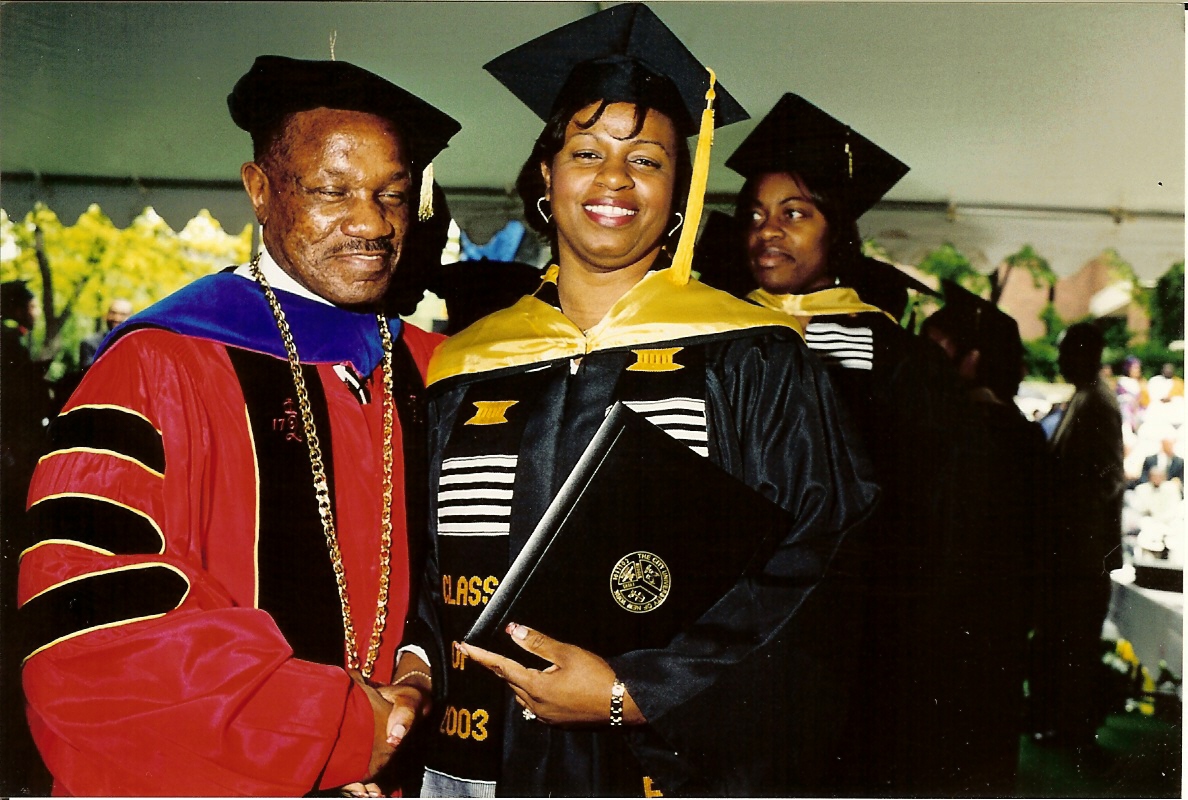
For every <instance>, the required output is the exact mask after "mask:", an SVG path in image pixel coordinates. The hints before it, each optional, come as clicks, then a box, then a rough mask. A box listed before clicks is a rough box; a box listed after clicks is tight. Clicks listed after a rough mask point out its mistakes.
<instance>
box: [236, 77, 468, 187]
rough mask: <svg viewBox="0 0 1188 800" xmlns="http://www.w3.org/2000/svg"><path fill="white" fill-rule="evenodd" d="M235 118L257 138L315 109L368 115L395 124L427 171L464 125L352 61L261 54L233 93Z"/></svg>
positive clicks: (412, 157)
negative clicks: (289, 118) (286, 119)
mask: <svg viewBox="0 0 1188 800" xmlns="http://www.w3.org/2000/svg"><path fill="white" fill-rule="evenodd" d="M227 107H228V109H230V111H231V119H232V120H233V121H234V122H235V124H236V125H238V126H239V127H241V128H243V129H244V130H245V131H247V132H249V133H252V134H255V133H257V132H259V131H262V130H267V129H268V128H270V127H272V126H275V125H276V124H277V123H278V122H279V121H280V120H281V119H282V118H283V117H284V116H285V115H286V114H292V113H295V112H298V111H309V110H310V109H314V108H323V107H324V108H337V109H342V110H344V111H363V112H366V113H368V114H375V115H376V116H380V117H385V118H387V119H391V120H392V121H394V122H395V123H396V124H397V125H398V126H399V128H400V131H401V133H403V134H404V138H405V140H406V143H407V144H408V147H409V151H410V153H409V155H410V160H411V161H412V163H413V164H414V165H416V166H417V167H419V168H422V169H424V168H425V167H426V166H428V165H429V163H430V162H431V161H432V160H433V159H434V157H435V156H436V155H437V154H438V153H440V152H441V151H442V150H444V149H445V147H446V145H447V144H448V143H449V140H450V137H452V136H453V135H454V134H456V133H457V132H458V131H459V130H461V128H462V126H461V125H460V124H459V123H458V122H457V121H455V120H454V119H453V118H451V117H450V116H449V115H448V114H445V113H443V112H442V111H440V110H438V109H437V108H435V107H434V106H432V105H430V104H429V103H427V102H425V101H424V100H422V99H421V98H419V97H417V96H416V95H414V94H412V93H411V92H407V91H405V90H404V89H401V88H400V87H399V86H397V85H395V84H394V83H392V82H390V81H387V80H385V79H383V78H381V77H380V76H378V75H376V74H374V73H372V72H368V71H367V70H365V69H363V68H361V67H356V66H355V65H354V64H350V63H347V62H346V61H306V60H301V59H296V58H286V57H285V56H259V57H258V58H257V59H256V61H255V63H254V64H252V68H251V69H250V70H248V72H247V74H245V75H244V76H243V77H242V78H240V79H239V81H238V82H237V83H236V84H235V88H234V89H232V90H231V94H229V95H227Z"/></svg>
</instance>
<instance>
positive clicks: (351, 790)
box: [339, 783, 384, 797]
mask: <svg viewBox="0 0 1188 800" xmlns="http://www.w3.org/2000/svg"><path fill="white" fill-rule="evenodd" d="M339 791H340V792H341V794H342V796H343V797H383V796H384V793H383V792H381V791H380V788H379V786H377V785H376V784H374V783H348V784H347V785H346V786H344V787H342V789H340V790H339Z"/></svg>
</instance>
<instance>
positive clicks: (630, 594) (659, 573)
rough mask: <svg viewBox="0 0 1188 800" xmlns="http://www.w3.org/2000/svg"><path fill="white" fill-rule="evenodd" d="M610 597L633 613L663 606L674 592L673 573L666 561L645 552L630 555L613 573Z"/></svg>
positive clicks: (626, 556)
mask: <svg viewBox="0 0 1188 800" xmlns="http://www.w3.org/2000/svg"><path fill="white" fill-rule="evenodd" d="M610 590H611V597H613V598H614V599H615V602H616V603H618V604H619V605H620V606H621V607H622V608H624V609H626V610H627V611H630V612H632V613H633V614H646V613H647V612H649V611H654V610H656V609H657V608H659V607H660V604H661V603H663V602H664V601H665V600H666V599H668V595H669V593H670V592H671V591H672V570H670V569H669V568H668V565H667V564H665V563H664V559H662V558H660V556H658V555H656V554H655V553H649V552H647V551H646V550H637V551H635V552H634V553H628V554H627V555H625V556H623V557H622V558H620V559H619V561H618V563H616V564H615V567H614V569H612V570H611V579H610Z"/></svg>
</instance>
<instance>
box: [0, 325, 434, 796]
mask: <svg viewBox="0 0 1188 800" xmlns="http://www.w3.org/2000/svg"><path fill="white" fill-rule="evenodd" d="M414 336H415V334H414ZM429 336H430V335H428V334H423V333H421V337H429ZM418 342H420V343H422V345H423V346H424V347H431V346H432V344H431V342H430V341H429V340H428V339H425V338H419V339H418ZM410 349H413V348H412V347H411V346H410ZM417 360H418V362H419V363H420V362H421V361H422V359H417ZM377 373H378V370H377ZM327 388H328V392H329V391H330V387H329V386H328V387H327ZM340 388H341V387H340ZM342 391H343V393H344V394H343V397H344V398H345V397H347V395H346V390H345V388H343V390H342ZM328 400H329V402H330V404H331V406H332V409H331V410H332V412H333V410H334V409H333V406H334V405H335V403H338V404H339V405H341V406H342V407H343V408H347V407H348V403H347V401H346V400H344V399H342V398H336V397H330V398H328ZM351 402H354V401H351ZM355 405H356V406H358V404H357V403H355ZM373 405H374V406H375V407H376V409H374V410H373V411H368V412H367V413H369V414H372V415H373V417H374V416H375V415H376V414H378V407H379V406H380V405H381V404H378V403H377V404H373ZM363 408H370V406H368V407H363ZM354 413H356V414H357V415H360V414H362V413H363V412H359V411H356V412H354ZM336 423H337V420H336ZM55 424H56V425H58V426H60V427H61V428H62V431H63V434H62V437H61V438H62V439H63V441H64V442H65V444H63V445H61V446H59V445H55V446H56V447H57V449H55V450H54V451H52V452H51V453H50V454H48V455H47V456H45V457H44V458H43V459H42V460H41V463H40V464H39V465H38V468H37V471H36V474H35V476H34V478H33V482H32V485H31V487H30V495H29V506H30V513H31V515H32V520H31V521H32V522H34V523H36V520H38V519H43V520H44V519H50V518H53V519H56V520H57V522H56V524H55V527H54V528H53V531H54V533H53V535H52V536H44V535H42V536H40V537H38V538H37V539H36V541H35V542H34V543H33V544H32V545H31V546H30V547H28V548H27V549H26V550H25V551H24V552H23V553H22V560H21V570H20V584H19V603H20V605H21V616H22V622H23V628H24V629H25V631H26V632H27V636H26V638H27V643H26V661H25V664H24V667H23V676H22V679H23V683H24V688H25V693H26V697H27V701H28V715H29V721H30V727H31V729H32V732H33V735H34V738H35V739H36V741H37V744H38V747H39V749H40V751H41V753H42V755H43V757H44V759H45V761H46V763H47V765H48V766H49V768H50V771H51V772H52V773H53V774H54V777H55V793H56V794H70V795H117V796H118V795H125V796H127V795H232V794H235V795H288V796H294V795H302V794H305V793H307V792H309V791H311V790H312V789H315V788H318V787H331V786H337V785H341V784H343V783H347V782H350V781H353V780H359V779H362V778H363V777H364V774H365V772H366V766H367V762H368V759H369V756H370V752H371V739H372V735H373V719H372V714H371V710H370V706H369V704H368V702H367V700H366V697H365V696H364V694H363V693H362V692H361V691H360V690H359V689H358V688H357V687H353V684H352V681H351V680H350V678H349V676H348V675H347V673H346V672H345V670H344V669H343V668H341V667H339V666H331V665H325V664H316V663H311V662H307V661H301V660H297V659H295V658H293V657H292V650H291V648H290V647H289V645H288V643H287V642H286V641H285V639H284V637H283V636H282V635H281V633H280V631H279V629H278V628H277V626H276V624H275V623H274V621H273V619H272V617H271V616H270V615H269V614H268V613H266V612H265V611H262V610H260V609H259V608H256V607H255V593H256V591H257V589H256V583H257V580H256V579H257V574H256V569H257V567H256V564H255V553H256V542H255V540H254V537H255V536H257V533H258V520H257V519H256V515H257V508H256V497H257V483H256V481H257V480H258V478H257V475H256V471H255V462H254V453H253V446H252V443H251V437H250V435H249V431H248V425H249V424H250V423H249V421H248V416H247V414H246V413H245V406H244V399H243V395H242V392H241V391H240V389H239V385H238V382H237V380H236V377H235V373H234V369H233V367H232V366H231V363H230V359H229V358H228V357H227V354H226V351H225V349H224V348H223V347H222V346H221V345H217V344H214V343H211V342H207V341H203V340H199V339H193V338H189V337H183V336H179V335H177V334H173V333H168V332H164V331H158V330H143V331H138V332H134V333H131V334H129V335H127V336H126V337H125V338H124V339H122V340H120V341H119V342H118V343H117V344H116V345H115V346H114V347H112V348H111V349H110V350H109V351H108V352H107V353H106V354H105V355H104V356H103V357H102V358H101V359H100V360H99V361H98V362H97V363H96V364H95V366H94V367H92V369H91V370H90V371H89V372H88V374H87V376H86V378H85V379H84V381H83V382H82V384H81V385H80V386H79V388H78V390H77V391H76V392H75V394H74V395H73V396H72V397H71V399H70V401H69V403H68V404H67V406H66V407H65V408H64V410H63V414H62V416H61V417H60V418H59V420H58V421H57V422H56V423H55ZM350 424H352V425H356V426H361V427H360V430H369V429H372V428H376V426H378V425H379V424H380V423H379V422H378V417H375V418H374V419H373V418H371V417H368V418H367V419H362V418H361V419H360V420H357V421H354V422H350ZM378 430H382V427H381V428H378ZM398 437H399V431H397V438H398ZM355 438H356V439H360V438H366V436H365V435H364V434H360V435H359V436H357V437H355ZM381 438H382V434H379V433H375V434H374V442H371V443H368V446H370V447H374V445H375V442H378V441H379V440H380V439H381ZM351 441H352V437H350V436H336V437H335V445H334V458H335V460H336V461H337V460H338V459H340V458H343V457H354V458H356V459H359V461H357V462H356V464H357V469H358V471H359V473H360V474H359V475H358V476H354V477H357V478H358V479H359V482H364V481H366V482H370V479H371V473H370V472H368V471H367V468H366V465H365V464H364V463H363V462H364V461H365V460H367V458H368V456H367V455H366V454H363V453H361V452H359V453H356V452H353V451H350V450H344V451H342V452H340V447H342V448H348V447H350V446H352V445H351ZM340 442H341V444H340ZM397 452H398V453H399V452H400V450H399V445H398V444H397ZM371 460H374V459H371ZM397 462H398V463H397V465H396V466H397V470H396V472H397V474H396V479H397V480H396V484H397V489H398V491H400V493H401V494H402V488H403V473H402V472H401V471H400V464H399V459H397ZM339 463H341V462H339ZM377 471H378V468H377ZM339 483H340V484H350V483H352V482H351V481H339ZM343 491H346V489H344V488H343V487H342V486H339V487H337V488H336V492H337V499H341V493H342V492H343ZM398 496H399V495H398ZM375 503H376V505H375V509H374V517H375V518H374V519H371V520H368V519H367V514H368V513H369V512H368V507H367V503H363V504H361V505H362V506H363V508H362V509H360V508H359V506H360V504H359V503H355V504H354V505H353V506H351V510H350V511H349V512H344V517H347V518H346V519H344V520H342V521H340V544H341V545H342V547H343V559H344V562H345V563H346V565H347V569H348V570H352V569H353V570H354V574H352V575H351V578H352V583H351V592H352V608H353V612H354V614H355V615H356V619H355V629H356V630H357V631H360V632H366V631H369V630H370V629H371V622H372V617H373V615H374V613H375V597H376V594H375V589H374V587H373V586H372V585H371V582H370V581H369V579H368V576H367V575H366V574H364V569H365V567H361V566H359V565H365V566H370V565H369V564H368V558H370V559H371V560H372V561H374V555H375V553H376V552H377V550H375V549H373V548H374V547H375V545H374V542H373V541H372V540H373V539H375V538H376V537H377V536H378V533H374V534H368V536H370V537H371V538H367V537H366V536H362V535H360V536H354V535H350V534H351V530H350V529H351V528H360V529H362V528H366V529H368V530H371V529H376V530H378V525H377V524H376V523H377V522H378V517H379V506H378V500H377V501H375ZM344 505H350V504H344ZM403 522H404V510H403V503H402V502H400V501H399V500H398V501H397V503H395V504H394V508H393V525H394V528H395V530H396V533H397V534H398V537H399V540H400V541H399V547H397V546H394V547H393V566H394V578H393V580H394V584H393V591H392V594H393V595H394V597H393V600H392V601H391V606H390V609H389V615H388V618H389V627H388V630H387V631H386V633H385V637H384V646H383V649H382V651H381V656H380V658H379V659H378V661H377V667H376V672H375V676H376V677H377V678H380V679H382V678H383V676H385V675H387V674H390V671H391V663H392V659H393V652H394V650H395V645H396V643H398V642H399V640H400V634H401V630H400V621H401V620H402V619H403V616H404V611H405V605H406V603H407V596H406V595H407V589H406V584H407V569H406V564H402V565H401V566H400V569H399V570H397V569H395V567H396V565H397V557H398V555H399V557H401V558H404V559H405V561H406V560H407V559H406V553H407V551H406V549H405V547H404V536H405V530H404V524H403ZM344 527H345V528H346V532H345V533H344V532H343V531H344ZM34 530H35V531H36V530H37V528H36V524H34ZM42 530H45V528H43V529H42ZM356 540H362V541H361V543H359V544H357V545H356V544H355V541H356ZM400 581H403V582H404V584H405V585H403V586H401V585H397V584H398V583H399V582H400ZM356 591H358V592H359V596H356V594H355V593H356ZM369 592H370V593H369ZM361 638H363V640H364V641H366V637H365V635H362V637H361ZM385 670H386V672H385Z"/></svg>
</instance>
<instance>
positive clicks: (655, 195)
mask: <svg viewBox="0 0 1188 800" xmlns="http://www.w3.org/2000/svg"><path fill="white" fill-rule="evenodd" d="M598 105H599V104H597V103H595V104H592V105H589V106H587V107H585V108H583V109H581V110H580V111H578V112H577V113H576V114H574V115H573V118H572V119H571V120H570V121H569V125H568V127H567V128H566V131H565V144H564V145H563V146H562V148H561V150H560V152H558V153H557V155H556V156H554V157H553V159H552V163H551V164H542V165H541V173H542V175H543V176H544V181H545V187H546V190H545V197H546V198H547V199H548V201H549V204H550V205H551V207H552V213H553V218H554V222H555V224H556V226H557V250H558V256H559V259H560V262H561V267H562V268H565V267H566V266H567V265H574V266H579V267H581V268H584V269H587V270H590V271H592V272H613V271H616V270H620V269H625V268H626V269H632V268H635V269H638V270H639V271H640V272H641V273H642V272H646V271H647V269H648V268H649V267H650V266H651V264H652V262H653V261H655V259H656V255H657V254H658V253H659V252H660V245H661V244H662V239H663V236H664V233H665V231H666V226H667V225H668V221H669V218H670V216H671V212H672V200H673V187H674V184H675V181H676V153H677V133H676V128H675V127H674V126H673V124H672V121H671V120H669V118H668V117H667V116H665V115H664V114H661V113H659V112H657V111H654V110H652V111H649V112H648V113H647V116H646V117H645V118H644V120H643V124H642V125H639V124H638V120H637V119H636V107H635V106H634V105H631V104H629V103H612V104H610V105H608V106H607V107H606V108H605V109H604V110H603V112H602V115H601V116H600V117H599V118H598V120H597V121H596V122H595V123H594V124H593V125H590V126H589V127H582V126H581V125H580V124H579V122H581V123H584V122H585V121H587V120H589V119H590V118H591V117H592V116H593V115H594V113H595V112H596V111H597V109H598ZM636 128H638V131H637V130H636Z"/></svg>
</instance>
